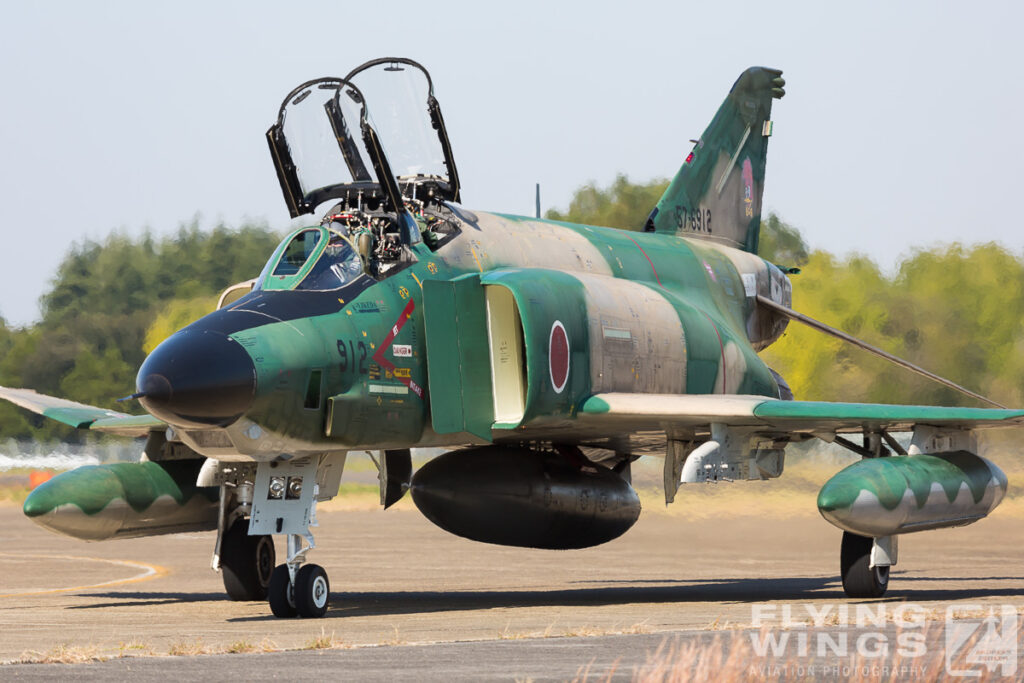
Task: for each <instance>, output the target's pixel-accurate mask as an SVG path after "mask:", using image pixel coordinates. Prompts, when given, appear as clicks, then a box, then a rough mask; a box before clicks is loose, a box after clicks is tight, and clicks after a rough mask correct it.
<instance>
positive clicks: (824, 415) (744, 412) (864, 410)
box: [579, 393, 1024, 433]
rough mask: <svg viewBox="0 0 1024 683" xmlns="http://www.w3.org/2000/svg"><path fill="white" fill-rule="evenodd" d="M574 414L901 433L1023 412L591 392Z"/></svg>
mask: <svg viewBox="0 0 1024 683" xmlns="http://www.w3.org/2000/svg"><path fill="white" fill-rule="evenodd" d="M579 417H580V419H583V420H602V421H608V422H609V423H614V424H615V425H616V426H617V427H620V428H625V429H636V430H645V429H671V428H673V427H675V428H681V429H685V428H692V427H698V426H702V425H708V424H711V423H721V424H725V425H729V426H734V427H764V428H765V429H766V431H773V432H784V433H792V432H807V433H812V432H819V431H821V432H825V431H828V432H837V433H843V432H861V431H862V430H864V429H865V428H870V429H884V430H887V431H907V430H909V429H911V428H912V427H913V426H914V425H919V424H923V425H933V426H937V427H947V428H950V429H981V428H996V427H1019V426H1022V425H1024V410H1008V409H996V408H946V407H938V406H908V405H886V404H879V403H830V402H825V401H780V400H778V399H773V398H767V397H765V396H740V395H719V394H709V395H674V394H614V393H609V394H596V395H594V396H592V397H590V398H589V399H587V400H586V401H585V402H584V404H583V406H582V407H581V409H580V411H579Z"/></svg>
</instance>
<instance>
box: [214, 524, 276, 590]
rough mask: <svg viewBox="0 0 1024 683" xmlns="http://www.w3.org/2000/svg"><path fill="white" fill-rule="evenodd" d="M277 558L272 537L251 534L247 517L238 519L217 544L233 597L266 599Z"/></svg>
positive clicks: (225, 581) (225, 585) (226, 581)
mask: <svg viewBox="0 0 1024 683" xmlns="http://www.w3.org/2000/svg"><path fill="white" fill-rule="evenodd" d="M276 560H277V557H276V553H275V551H274V538H273V537H272V536H250V535H249V520H247V519H239V520H238V521H236V522H235V523H234V524H232V525H231V528H230V529H228V530H227V532H225V534H224V538H223V539H222V540H221V544H220V572H221V576H222V578H223V579H224V590H226V591H227V593H228V597H229V598H231V599H232V600H239V601H241V600H266V599H267V588H268V587H269V586H270V574H271V573H272V572H273V571H274V563H275V562H276Z"/></svg>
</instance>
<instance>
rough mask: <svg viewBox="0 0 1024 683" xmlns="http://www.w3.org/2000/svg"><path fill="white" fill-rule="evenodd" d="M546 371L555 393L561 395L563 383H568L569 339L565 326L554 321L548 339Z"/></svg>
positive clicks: (563, 387)
mask: <svg viewBox="0 0 1024 683" xmlns="http://www.w3.org/2000/svg"><path fill="white" fill-rule="evenodd" d="M548 369H549V370H550V371H551V386H552V387H554V389H555V393H558V394H560V393H562V389H565V383H566V382H567V381H569V337H568V335H566V333H565V326H564V325H562V322H561V321H560V320H556V321H555V322H554V324H553V325H552V326H551V337H550V338H549V339H548Z"/></svg>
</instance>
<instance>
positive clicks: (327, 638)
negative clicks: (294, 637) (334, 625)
mask: <svg viewBox="0 0 1024 683" xmlns="http://www.w3.org/2000/svg"><path fill="white" fill-rule="evenodd" d="M344 646H345V643H344V642H343V641H341V640H339V639H338V638H335V637H334V631H331V635H327V633H326V632H325V631H324V629H323V628H321V629H320V635H319V636H317V637H316V638H313V639H312V640H311V641H309V642H308V643H306V645H305V647H303V648H302V649H303V650H330V649H332V648H336V647H344Z"/></svg>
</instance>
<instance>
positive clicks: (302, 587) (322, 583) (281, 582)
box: [267, 564, 331, 619]
mask: <svg viewBox="0 0 1024 683" xmlns="http://www.w3.org/2000/svg"><path fill="white" fill-rule="evenodd" d="M291 577H292V572H291V570H290V569H289V567H288V565H287V564H279V565H278V566H277V567H275V568H274V572H273V574H271V576H270V588H269V589H268V591H267V602H268V603H269V604H270V611H271V612H273V614H274V616H275V617H282V618H289V617H295V616H299V617H303V618H306V619H312V618H317V617H322V616H324V615H325V614H327V607H328V606H329V605H330V601H331V584H330V582H329V581H328V580H327V572H326V571H325V570H324V568H323V567H321V566H320V565H318V564H307V565H303V566H302V567H299V569H298V570H297V571H296V572H295V580H294V581H292V578H291Z"/></svg>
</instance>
